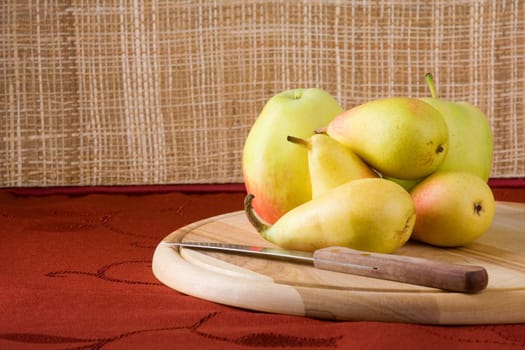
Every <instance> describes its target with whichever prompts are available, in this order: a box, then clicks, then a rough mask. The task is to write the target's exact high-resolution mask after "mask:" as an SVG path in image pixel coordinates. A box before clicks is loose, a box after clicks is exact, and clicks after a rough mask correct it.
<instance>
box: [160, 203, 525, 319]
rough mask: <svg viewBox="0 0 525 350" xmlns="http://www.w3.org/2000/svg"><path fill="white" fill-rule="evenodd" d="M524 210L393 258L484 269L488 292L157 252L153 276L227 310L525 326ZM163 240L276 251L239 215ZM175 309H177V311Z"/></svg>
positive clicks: (511, 207) (499, 211) (509, 209)
mask: <svg viewBox="0 0 525 350" xmlns="http://www.w3.org/2000/svg"><path fill="white" fill-rule="evenodd" d="M524 229H525V204H518V203H507V202H498V203H497V206H496V216H495V219H494V222H493V225H492V227H491V228H490V230H489V231H488V232H487V233H486V234H485V235H483V236H482V237H480V238H479V239H478V240H477V241H476V242H474V243H473V244H471V245H469V246H466V247H462V248H454V249H443V248H435V247H431V246H428V245H424V244H418V243H415V242H409V243H408V244H406V245H405V246H404V247H402V248H401V249H399V250H398V251H397V252H396V254H400V255H409V256H419V257H425V258H429V259H435V260H442V261H447V262H451V263H461V264H476V265H481V266H484V267H485V268H486V269H487V272H488V275H489V284H488V287H487V289H485V290H484V291H482V292H480V293H477V294H462V293H453V292H446V291H442V290H439V289H434V288H428V287H421V286H416V285H410V284H405V283H399V282H393V281H386V280H379V279H375V278H368V277H361V276H354V275H348V274H343V273H339V272H332V271H324V270H318V269H315V268H313V267H312V266H309V265H304V264H297V263H291V262H283V261H276V260H268V259H263V258H258V257H247V256H239V255H233V254H225V253H215V252H213V253H212V252H203V251H195V250H190V249H180V251H179V249H177V248H171V247H167V246H163V245H160V244H159V245H158V246H157V248H156V250H155V253H154V255H153V261H152V268H153V273H154V274H155V276H156V277H157V278H158V279H159V280H160V281H161V282H162V283H164V284H165V285H167V286H169V287H171V288H173V289H175V290H178V291H180V292H182V293H185V294H188V295H192V296H195V297H198V298H203V299H206V300H210V301H213V302H217V303H221V304H226V305H230V306H235V307H240V308H246V309H251V310H258V311H264V312H271V313H281V314H290V315H301V316H307V317H315V318H322V319H331V320H356V321H386V322H409V323H423V324H496V323H523V322H525V230H524ZM164 240H167V241H182V240H187V241H213V242H226V243H239V244H252V245H263V246H273V245H272V244H270V243H269V242H267V241H265V240H264V239H262V238H261V237H260V236H259V235H258V234H257V233H256V231H255V230H254V229H253V228H252V227H251V225H250V224H249V223H248V221H247V220H246V218H245V215H244V213H243V212H242V211H239V212H232V213H228V214H224V215H219V216H215V217H211V218H208V219H205V220H201V221H198V222H195V223H193V224H191V225H188V226H185V227H182V228H180V229H178V230H176V231H175V232H173V233H171V234H170V235H168V236H167V237H166V238H165V239H164ZM174 307H175V305H174Z"/></svg>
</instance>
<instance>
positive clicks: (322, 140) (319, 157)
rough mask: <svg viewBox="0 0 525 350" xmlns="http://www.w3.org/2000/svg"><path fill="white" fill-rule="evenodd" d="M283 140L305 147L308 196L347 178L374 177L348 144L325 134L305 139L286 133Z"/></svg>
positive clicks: (345, 180)
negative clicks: (310, 192)
mask: <svg viewBox="0 0 525 350" xmlns="http://www.w3.org/2000/svg"><path fill="white" fill-rule="evenodd" d="M287 140H288V141H290V142H293V143H296V144H298V145H300V146H303V147H305V148H306V149H308V169H309V171H310V182H311V184H312V198H316V197H319V196H320V195H321V194H323V193H325V192H326V191H328V190H330V189H332V188H334V187H337V186H339V185H342V184H344V183H345V182H348V181H351V180H355V179H361V178H369V177H378V175H377V174H376V173H375V172H374V171H372V169H370V168H369V167H368V165H366V164H365V162H363V161H362V160H361V159H360V158H359V157H358V156H357V155H355V154H354V153H353V152H352V151H351V150H350V149H349V148H348V147H345V146H343V145H342V144H340V143H339V142H337V141H336V140H334V139H333V138H331V137H330V136H328V135H326V134H319V133H316V134H313V135H312V136H311V137H310V139H309V140H306V139H302V138H299V137H295V136H291V135H289V136H288V137H287Z"/></svg>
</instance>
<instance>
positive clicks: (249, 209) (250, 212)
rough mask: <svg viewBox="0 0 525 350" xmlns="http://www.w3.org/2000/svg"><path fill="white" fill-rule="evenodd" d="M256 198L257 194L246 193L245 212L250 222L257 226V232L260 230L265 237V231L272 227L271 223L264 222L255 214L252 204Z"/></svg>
mask: <svg viewBox="0 0 525 350" xmlns="http://www.w3.org/2000/svg"><path fill="white" fill-rule="evenodd" d="M254 198H255V196H254V195H253V194H252V193H248V194H247V195H246V197H245V198H244V212H245V213H246V217H247V218H248V221H249V222H250V224H252V226H253V227H255V229H256V230H257V232H259V233H260V234H261V235H262V236H263V237H265V232H266V230H268V229H269V228H270V225H268V224H265V223H264V222H262V221H261V220H260V219H259V218H258V217H257V215H256V214H255V211H254V209H253V206H252V201H253V199H254Z"/></svg>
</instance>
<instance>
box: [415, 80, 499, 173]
mask: <svg viewBox="0 0 525 350" xmlns="http://www.w3.org/2000/svg"><path fill="white" fill-rule="evenodd" d="M425 80H426V82H427V84H428V86H429V88H430V91H431V94H432V98H422V99H421V100H422V101H425V102H426V103H428V104H430V105H432V106H433V107H434V108H436V109H437V110H438V111H440V112H441V114H442V115H443V118H444V119H445V122H446V123H447V126H448V131H449V146H448V153H447V156H446V157H445V159H444V161H443V163H442V164H441V165H440V166H439V168H438V170H439V171H449V170H455V171H468V172H471V173H473V174H476V175H478V176H479V177H481V178H482V179H483V180H485V181H488V179H489V176H490V171H491V167H492V152H493V150H492V148H493V145H492V130H491V128H490V124H489V121H488V119H487V117H486V116H485V115H484V114H483V112H481V111H480V110H479V109H478V108H476V107H475V106H473V105H471V104H469V103H466V102H457V103H456V102H450V101H445V100H442V99H439V97H438V94H437V92H436V88H435V85H434V79H433V78H432V75H431V74H430V73H429V74H426V75H425Z"/></svg>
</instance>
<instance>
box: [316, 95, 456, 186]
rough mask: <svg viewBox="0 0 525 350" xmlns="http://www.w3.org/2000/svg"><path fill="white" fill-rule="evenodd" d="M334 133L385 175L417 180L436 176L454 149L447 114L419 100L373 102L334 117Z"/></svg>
mask: <svg viewBox="0 0 525 350" xmlns="http://www.w3.org/2000/svg"><path fill="white" fill-rule="evenodd" d="M326 132H327V133H328V135H330V136H331V137H333V138H334V139H336V140H337V141H339V142H341V143H342V144H344V145H346V146H348V147H350V149H352V150H353V151H354V152H355V153H356V154H357V155H358V156H359V157H361V158H362V159H363V160H364V161H365V162H366V163H367V164H369V165H370V166H371V167H373V168H374V169H376V170H377V171H379V172H380V173H381V174H382V175H383V176H385V177H392V178H397V179H404V180H414V179H419V178H423V177H425V176H428V175H429V174H431V173H432V172H434V171H435V170H436V169H437V168H438V167H439V165H440V164H441V162H442V161H443V159H444V158H445V155H446V154H447V151H448V128H447V124H446V123H445V121H444V119H443V116H442V115H441V113H440V112H439V111H438V110H436V109H435V108H434V107H432V106H431V105H429V104H428V103H426V102H423V101H421V100H419V99H415V98H409V97H390V98H382V99H378V100H373V101H370V102H367V103H364V104H362V105H359V106H357V107H354V108H352V109H350V110H347V111H345V112H343V113H342V114H340V115H339V116H337V117H336V118H334V119H333V120H332V121H331V122H330V123H329V124H328V126H327V128H326Z"/></svg>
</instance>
